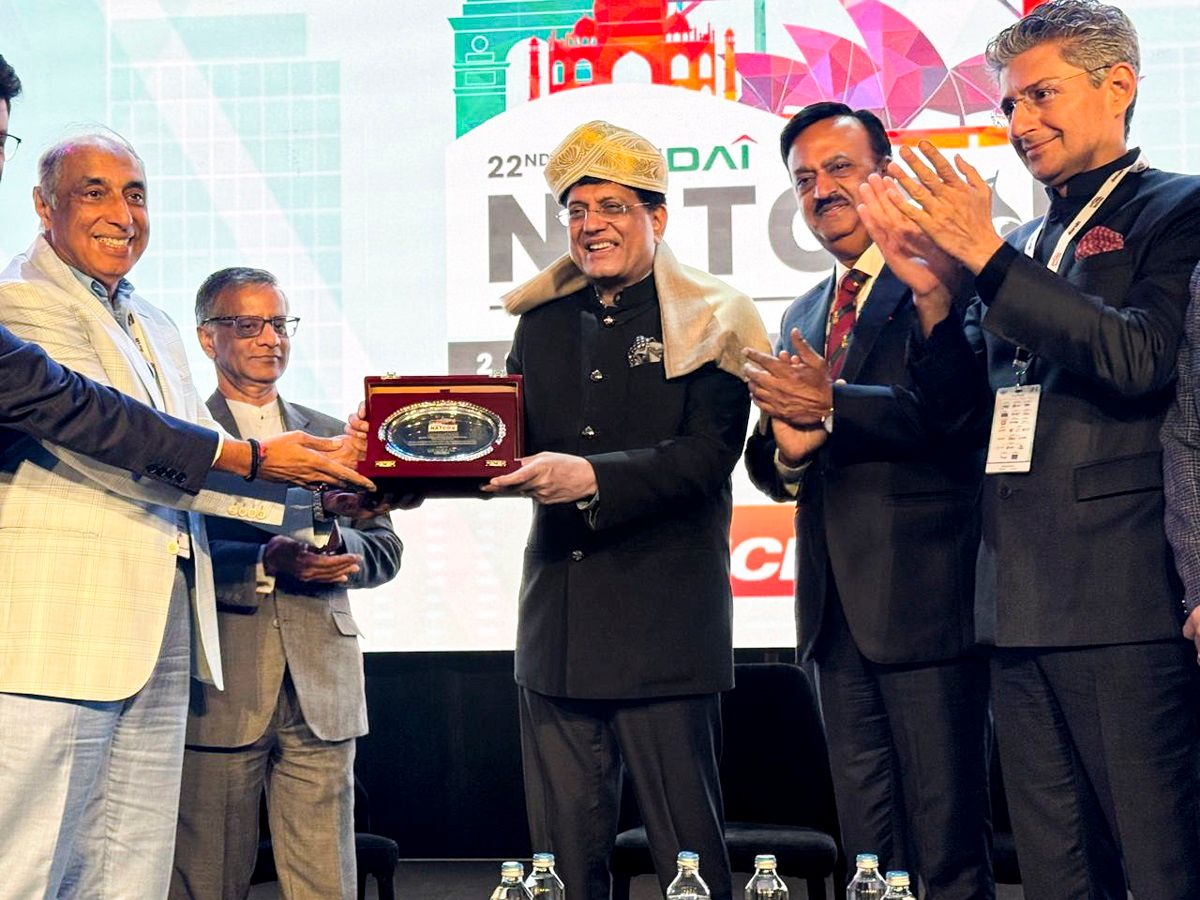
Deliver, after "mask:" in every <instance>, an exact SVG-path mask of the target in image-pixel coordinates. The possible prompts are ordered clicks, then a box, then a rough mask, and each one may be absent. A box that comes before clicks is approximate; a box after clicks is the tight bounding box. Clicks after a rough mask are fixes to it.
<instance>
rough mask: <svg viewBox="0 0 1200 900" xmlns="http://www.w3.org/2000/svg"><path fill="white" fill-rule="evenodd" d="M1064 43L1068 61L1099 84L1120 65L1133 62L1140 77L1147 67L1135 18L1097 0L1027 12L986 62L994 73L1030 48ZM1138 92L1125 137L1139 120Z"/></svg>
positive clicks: (1061, 1) (1057, 0)
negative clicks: (1136, 112)
mask: <svg viewBox="0 0 1200 900" xmlns="http://www.w3.org/2000/svg"><path fill="white" fill-rule="evenodd" d="M1050 42H1061V45H1062V46H1061V49H1060V51H1059V52H1060V54H1061V56H1062V58H1063V60H1064V61H1066V62H1067V63H1069V64H1070V65H1072V66H1075V67H1076V68H1078V69H1083V70H1085V71H1088V72H1090V74H1089V75H1088V81H1089V82H1091V84H1092V87H1097V86H1099V84H1100V83H1101V82H1102V81H1103V80H1104V77H1105V76H1106V75H1107V74H1108V73H1107V72H1101V71H1095V72H1093V71H1091V70H1093V69H1106V68H1108V67H1109V66H1113V65H1115V64H1117V63H1122V62H1123V63H1128V64H1129V66H1130V67H1131V68H1132V69H1133V71H1134V74H1135V75H1136V74H1137V73H1138V72H1139V71H1140V69H1141V52H1140V51H1139V49H1138V36H1137V29H1135V28H1134V27H1133V22H1131V21H1130V20H1129V17H1128V16H1127V15H1125V13H1123V12H1121V10H1119V9H1117V7H1115V6H1109V5H1108V4H1105V3H1099V2H1097V0H1050V2H1049V3H1043V4H1042V5H1041V6H1038V7H1036V8H1035V9H1033V10H1032V11H1031V12H1030V13H1029V14H1028V15H1027V16H1025V17H1024V18H1022V19H1020V20H1019V21H1017V22H1015V23H1013V24H1012V25H1009V26H1008V27H1007V28H1005V29H1004V30H1003V31H1001V32H1000V33H999V34H998V35H996V36H995V37H994V38H992V40H991V42H990V43H989V44H988V46H987V50H985V51H984V54H983V58H984V62H985V64H986V65H987V67H988V70H989V71H990V72H991V73H992V74H993V75H998V74H999V73H1000V72H1001V71H1002V70H1003V69H1005V68H1007V67H1008V65H1009V64H1010V63H1011V62H1012V61H1013V60H1014V59H1016V57H1018V56H1020V55H1021V54H1022V53H1024V52H1026V51H1027V50H1032V49H1033V48H1034V47H1038V46H1040V45H1042V44H1046V43H1050ZM1136 102H1137V95H1136V93H1135V94H1134V98H1133V100H1132V101H1131V102H1130V104H1129V108H1128V109H1127V110H1125V136H1126V137H1128V136H1129V123H1130V122H1132V121H1133V107H1134V104H1135V103H1136Z"/></svg>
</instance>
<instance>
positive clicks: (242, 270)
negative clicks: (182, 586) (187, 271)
mask: <svg viewBox="0 0 1200 900" xmlns="http://www.w3.org/2000/svg"><path fill="white" fill-rule="evenodd" d="M251 284H264V285H267V286H268V287H273V288H275V289H276V290H279V282H278V280H276V278H275V276H274V275H272V274H271V273H270V272H268V271H267V270H266V269H251V268H249V267H247V266H233V267H232V268H229V269H220V270H218V271H216V272H213V273H212V274H211V275H209V276H208V277H207V278H205V279H204V283H203V284H202V285H200V289H199V290H198V291H196V324H197V325H202V324H203V323H204V320H205V319H209V318H212V314H213V310H215V309H216V308H217V301H218V300H220V299H221V295H222V294H223V293H225V292H226V291H229V290H235V289H237V288H242V287H246V286H247V285H251ZM280 293H282V291H281V292H280Z"/></svg>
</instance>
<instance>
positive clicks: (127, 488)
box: [0, 237, 323, 700]
mask: <svg viewBox="0 0 1200 900" xmlns="http://www.w3.org/2000/svg"><path fill="white" fill-rule="evenodd" d="M130 308H131V309H132V310H133V311H134V313H135V315H136V316H137V317H138V321H139V322H140V324H141V328H142V332H143V333H144V335H145V338H146V342H147V343H148V345H149V348H148V349H149V353H150V356H151V357H152V359H153V360H154V364H155V368H156V369H157V371H158V378H157V379H156V378H155V375H154V372H153V371H152V370H151V368H150V366H149V365H148V364H147V361H146V359H145V357H144V356H143V355H142V353H141V351H140V350H139V349H138V347H137V345H136V344H135V343H134V342H133V341H132V340H131V339H130V338H129V337H128V335H127V334H126V333H125V331H124V330H123V329H122V328H121V326H120V325H118V324H117V322H116V320H115V319H114V318H113V315H112V313H111V312H110V311H109V310H107V309H106V308H105V307H104V305H103V303H102V302H101V301H100V300H98V299H97V298H96V297H95V296H94V295H93V294H92V293H91V292H90V291H88V289H87V288H85V287H84V286H83V285H82V284H81V283H80V282H79V280H78V279H76V277H75V276H74V275H73V274H72V272H71V270H70V269H68V268H67V266H66V265H65V264H64V263H63V262H62V261H61V260H60V259H59V258H58V256H57V255H56V254H55V253H54V250H53V248H51V247H50V245H49V244H48V243H47V242H46V240H45V239H44V238H43V237H38V239H37V240H36V241H35V242H34V244H33V246H32V247H30V249H29V250H27V251H26V252H25V253H24V254H22V255H20V256H17V257H15V258H14V259H13V261H12V262H11V263H10V264H9V265H8V267H7V268H6V269H5V270H4V271H3V273H0V322H3V323H4V324H5V325H7V326H8V327H9V328H10V329H11V330H12V331H13V332H15V333H16V334H17V335H19V336H20V337H23V338H25V339H26V340H30V341H36V342H37V343H38V344H41V345H42V347H44V348H45V349H46V352H48V353H49V354H50V355H51V356H53V357H54V358H55V359H56V360H58V362H60V363H62V364H63V365H65V366H68V367H70V368H72V369H74V370H75V371H77V372H79V373H80V374H82V375H86V376H87V377H89V378H91V379H93V380H95V381H98V382H101V383H102V384H109V385H112V386H113V387H115V388H117V389H118V390H120V391H123V392H124V393H126V394H129V395H130V396H132V397H136V398H137V399H138V400H141V401H142V402H144V403H148V404H152V405H154V406H156V407H157V408H158V409H160V410H163V411H165V412H168V413H170V414H171V415H173V416H177V417H179V418H181V419H187V420H189V421H192V422H196V423H199V424H202V425H205V426H207V427H210V428H212V429H214V430H218V431H222V430H223V429H221V428H220V426H219V425H217V423H215V422H214V421H212V419H210V418H209V417H208V411H207V409H206V408H205V406H204V404H203V403H202V402H201V401H200V399H199V398H198V397H197V396H196V390H195V388H194V387H193V385H192V380H191V375H190V373H189V371H188V364H187V359H186V357H185V355H184V349H183V342H182V339H181V338H180V335H179V331H178V329H177V328H176V327H175V324H174V323H173V322H172V321H171V320H170V318H169V317H168V316H167V315H166V314H165V313H163V312H162V311H161V310H159V309H157V308H155V307H154V306H151V305H150V304H149V303H147V302H146V301H145V300H143V299H142V298H141V297H138V296H136V295H134V296H133V297H132V298H131V299H130ZM209 485H216V486H215V487H214V488H213V489H208V486H209ZM226 486H228V492H226V491H227V489H226ZM251 491H252V492H253V496H247V493H248V492H251ZM310 497H311V495H310V494H309V493H308V492H307V491H303V490H299V489H295V490H291V491H289V490H287V489H285V488H283V487H278V486H267V485H260V484H257V483H256V484H247V483H246V482H244V481H242V480H241V479H238V478H236V477H233V478H228V477H226V478H224V479H222V478H220V477H219V476H215V475H213V476H210V477H209V479H208V480H207V482H206V489H205V490H202V491H201V492H200V493H199V494H195V495H192V494H187V493H184V492H182V491H178V490H175V489H174V488H172V487H171V486H169V485H167V484H165V483H163V482H161V481H157V480H152V479H145V478H141V477H139V476H137V475H134V474H132V473H130V472H126V471H124V470H122V469H116V468H112V467H110V466H105V465H103V464H100V463H96V462H93V461H91V460H89V459H86V458H84V457H81V456H78V455H76V454H74V453H71V452H69V451H67V450H64V449H62V448H60V447H56V446H54V445H52V444H48V443H46V444H39V443H37V442H35V441H32V440H29V439H27V440H21V441H16V442H15V443H14V444H12V445H11V446H10V447H9V448H7V449H6V450H5V451H4V453H3V455H2V456H0V691H3V692H9V693H30V694H39V695H43V696H50V697H65V698H73V699H84V700H117V699H122V698H125V697H129V696H131V695H133V694H134V693H136V692H137V691H138V690H140V689H141V687H142V686H143V685H144V684H145V683H146V681H147V679H148V678H149V677H150V673H151V671H152V670H153V668H154V664H155V661H156V660H157V658H158V652H159V646H160V644H161V641H162V636H163V630H164V626H165V623H166V616H167V607H168V604H169V601H170V597H171V586H172V582H173V580H174V574H175V564H176V557H177V551H178V549H179V548H178V542H177V537H178V534H179V528H178V525H179V521H180V518H181V517H180V515H179V513H177V512H176V510H187V511H188V512H187V515H186V518H187V520H188V524H189V526H190V529H189V530H190V537H191V554H192V558H193V560H194V562H195V573H196V577H195V587H194V590H193V593H192V624H193V648H194V652H193V654H192V666H193V674H195V675H196V676H197V677H199V678H201V679H202V680H205V681H209V682H212V683H214V684H216V685H217V686H218V687H220V686H221V683H222V679H221V655H220V650H219V647H218V645H217V620H216V604H215V600H214V592H213V579H212V567H211V563H210V560H209V552H208V541H207V538H206V536H205V531H204V520H203V517H202V515H201V514H208V515H218V516H225V517H231V518H239V519H244V520H247V521H251V522H254V523H255V524H256V525H259V526H261V527H271V528H272V530H277V531H283V532H285V533H290V534H292V535H293V536H295V537H296V538H297V539H298V540H307V541H310V542H313V543H317V544H320V543H323V540H321V539H317V538H315V537H314V535H313V533H312V509H311V500H310Z"/></svg>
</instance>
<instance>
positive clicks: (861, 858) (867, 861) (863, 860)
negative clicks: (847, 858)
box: [854, 853, 879, 869]
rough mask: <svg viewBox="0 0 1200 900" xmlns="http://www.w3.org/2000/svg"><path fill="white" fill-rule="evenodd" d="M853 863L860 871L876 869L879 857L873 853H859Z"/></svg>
mask: <svg viewBox="0 0 1200 900" xmlns="http://www.w3.org/2000/svg"><path fill="white" fill-rule="evenodd" d="M854 863H855V865H857V866H858V867H859V868H860V869H878V868H879V857H878V856H876V855H875V854H874V853H860V854H858V856H856V857H855V858H854Z"/></svg>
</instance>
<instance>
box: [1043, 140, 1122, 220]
mask: <svg viewBox="0 0 1200 900" xmlns="http://www.w3.org/2000/svg"><path fill="white" fill-rule="evenodd" d="M1141 152H1142V151H1141V148H1139V147H1134V148H1133V149H1132V150H1128V151H1126V152H1125V153H1124V154H1122V155H1121V156H1119V157H1117V158H1116V159H1114V160H1113V161H1112V162H1110V163H1105V164H1104V165H1102V166H1100V167H1099V168H1096V169H1091V170H1089V171H1087V172H1080V173H1079V174H1078V175H1073V176H1071V177H1070V178H1068V179H1067V181H1066V188H1067V192H1066V194H1064V195H1062V196H1059V193H1058V191H1057V190H1055V189H1054V188H1052V187H1048V188H1046V196H1047V197H1049V198H1050V205H1051V206H1055V205H1056V204H1057V205H1058V206H1072V207H1076V208H1080V207H1082V206H1083V205H1084V204H1085V203H1087V202H1088V201H1089V200H1091V199H1092V197H1094V196H1095V195H1096V191H1098V190H1100V188H1101V186H1102V185H1103V184H1104V182H1105V181H1107V180H1108V176H1110V175H1112V173H1113V172H1115V171H1117V170H1118V169H1123V168H1125V167H1126V166H1131V165H1133V164H1134V163H1135V162H1136V161H1137V158H1138V156H1140V155H1141Z"/></svg>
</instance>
